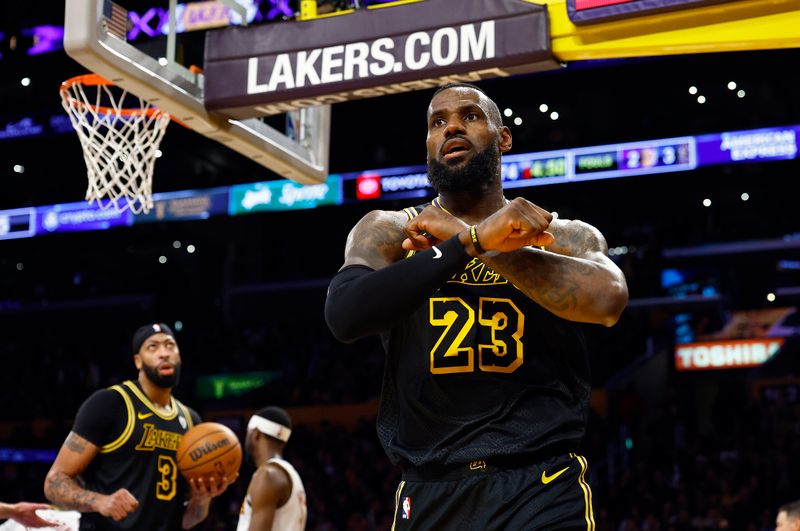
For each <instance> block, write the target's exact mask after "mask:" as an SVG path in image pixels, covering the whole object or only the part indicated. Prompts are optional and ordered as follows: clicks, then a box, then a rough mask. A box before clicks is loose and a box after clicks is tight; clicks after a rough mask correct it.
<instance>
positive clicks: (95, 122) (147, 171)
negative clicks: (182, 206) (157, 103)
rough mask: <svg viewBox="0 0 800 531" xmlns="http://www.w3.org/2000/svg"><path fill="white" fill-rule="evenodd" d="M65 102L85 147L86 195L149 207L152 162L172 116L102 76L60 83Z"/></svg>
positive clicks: (107, 204)
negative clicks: (87, 179)
mask: <svg viewBox="0 0 800 531" xmlns="http://www.w3.org/2000/svg"><path fill="white" fill-rule="evenodd" d="M61 103H62V104H63V106H64V109H66V111H67V114H69V118H70V121H71V122H72V126H73V127H74V128H75V130H76V131H77V133H78V138H79V139H80V141H81V147H82V148H83V159H84V160H85V161H86V170H87V173H88V177H89V186H88V187H87V189H86V200H87V201H88V202H89V203H93V202H95V201H96V202H97V204H98V205H99V206H100V208H104V209H105V208H111V207H114V208H115V209H116V210H118V211H120V212H122V211H124V210H126V209H130V210H131V211H132V212H133V213H135V214H139V213H147V212H149V211H150V209H151V208H153V167H154V165H155V160H156V158H157V153H158V146H159V144H160V143H161V139H162V138H163V137H164V132H165V131H166V129H167V125H168V124H169V121H170V116H169V115H168V114H166V113H163V112H161V111H160V110H158V109H157V108H155V107H153V106H152V105H150V103H148V102H147V101H145V100H143V99H142V98H139V97H137V96H134V95H133V94H130V93H128V92H127V91H126V90H124V89H121V88H119V87H116V86H114V85H111V84H110V83H109V82H107V81H104V80H103V79H102V78H100V77H99V76H80V77H79V78H73V79H72V80H70V81H68V82H66V83H64V84H62V86H61ZM131 104H132V105H131Z"/></svg>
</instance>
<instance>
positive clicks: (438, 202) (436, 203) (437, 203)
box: [431, 197, 453, 216]
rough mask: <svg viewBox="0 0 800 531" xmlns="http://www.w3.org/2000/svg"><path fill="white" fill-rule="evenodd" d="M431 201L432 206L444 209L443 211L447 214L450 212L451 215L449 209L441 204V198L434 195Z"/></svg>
mask: <svg viewBox="0 0 800 531" xmlns="http://www.w3.org/2000/svg"><path fill="white" fill-rule="evenodd" d="M431 203H432V204H433V206H435V207H436V208H441V209H442V210H444V211H445V212H447V213H448V214H450V215H451V216H452V215H453V213H452V212H450V211H449V210H447V209H446V208H445V207H443V206H442V200H441V199H440V198H439V197H434V198H433V201H431Z"/></svg>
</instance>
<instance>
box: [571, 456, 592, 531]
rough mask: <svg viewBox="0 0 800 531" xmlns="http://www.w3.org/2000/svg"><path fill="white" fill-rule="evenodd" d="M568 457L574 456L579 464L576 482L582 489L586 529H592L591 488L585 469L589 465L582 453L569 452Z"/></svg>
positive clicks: (590, 530)
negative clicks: (579, 471)
mask: <svg viewBox="0 0 800 531" xmlns="http://www.w3.org/2000/svg"><path fill="white" fill-rule="evenodd" d="M569 455H570V457H574V458H575V459H577V460H578V463H580V465H581V473H580V474H579V475H578V484H579V485H580V486H581V489H583V499H584V501H585V502H586V511H585V513H584V515H585V517H586V529H587V531H594V510H593V509H592V488H591V487H590V486H589V484H588V483H587V482H586V470H588V468H589V465H588V463H587V462H586V458H585V457H583V456H582V455H578V454H572V453H571V454H569Z"/></svg>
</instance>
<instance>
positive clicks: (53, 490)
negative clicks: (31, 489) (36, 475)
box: [45, 472, 98, 512]
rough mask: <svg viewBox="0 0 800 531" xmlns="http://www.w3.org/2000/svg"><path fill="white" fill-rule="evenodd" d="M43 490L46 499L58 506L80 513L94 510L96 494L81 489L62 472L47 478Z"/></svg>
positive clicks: (72, 479)
mask: <svg viewBox="0 0 800 531" xmlns="http://www.w3.org/2000/svg"><path fill="white" fill-rule="evenodd" d="M45 490H46V493H45V494H47V497H48V498H49V499H50V500H51V501H53V502H54V503H57V504H58V505H61V506H64V507H67V508H69V509H75V510H76V511H80V512H90V511H94V510H95V502H96V501H97V496H98V495H97V493H96V492H92V491H90V490H86V489H83V488H81V487H80V485H79V484H78V482H77V481H76V480H75V479H74V478H71V477H69V476H68V475H67V474H65V473H64V472H57V473H55V474H53V475H52V476H51V477H48V479H47V484H46V487H45Z"/></svg>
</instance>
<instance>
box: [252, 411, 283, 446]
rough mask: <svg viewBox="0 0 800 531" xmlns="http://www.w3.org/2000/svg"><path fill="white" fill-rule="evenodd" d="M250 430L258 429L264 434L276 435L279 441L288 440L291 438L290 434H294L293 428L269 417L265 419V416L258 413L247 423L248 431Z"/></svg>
mask: <svg viewBox="0 0 800 531" xmlns="http://www.w3.org/2000/svg"><path fill="white" fill-rule="evenodd" d="M250 430H258V431H260V432H261V433H263V434H264V435H269V436H270V437H275V438H276V439H278V440H279V441H283V442H286V441H288V440H289V436H291V435H292V430H290V429H289V428H287V427H286V426H283V425H281V424H278V423H277V422H275V421H273V420H269V419H265V418H264V417H259V416H258V415H253V416H252V417H250V422H248V423H247V431H250Z"/></svg>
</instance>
